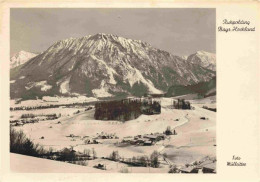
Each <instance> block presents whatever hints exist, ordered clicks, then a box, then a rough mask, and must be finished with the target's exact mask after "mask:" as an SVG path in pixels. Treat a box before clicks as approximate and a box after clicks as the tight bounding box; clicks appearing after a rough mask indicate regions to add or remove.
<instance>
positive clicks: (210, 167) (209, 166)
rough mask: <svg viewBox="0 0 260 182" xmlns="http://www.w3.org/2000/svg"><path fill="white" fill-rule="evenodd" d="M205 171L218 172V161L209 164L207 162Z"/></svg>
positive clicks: (203, 170) (204, 167)
mask: <svg viewBox="0 0 260 182" xmlns="http://www.w3.org/2000/svg"><path fill="white" fill-rule="evenodd" d="M202 172H203V173H216V163H215V162H211V163H209V164H206V165H204V166H203V167H202Z"/></svg>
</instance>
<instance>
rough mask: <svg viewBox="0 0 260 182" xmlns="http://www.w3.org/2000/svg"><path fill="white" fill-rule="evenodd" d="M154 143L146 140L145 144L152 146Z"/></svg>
mask: <svg viewBox="0 0 260 182" xmlns="http://www.w3.org/2000/svg"><path fill="white" fill-rule="evenodd" d="M152 144H153V142H152V141H149V140H147V141H145V142H144V146H151V145H152Z"/></svg>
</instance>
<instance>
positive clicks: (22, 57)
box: [10, 50, 37, 68]
mask: <svg viewBox="0 0 260 182" xmlns="http://www.w3.org/2000/svg"><path fill="white" fill-rule="evenodd" d="M35 56H37V54H34V53H31V52H27V51H24V50H21V51H19V52H18V53H16V54H15V55H14V56H12V57H11V60H10V61H11V63H10V67H11V68H14V67H16V66H20V65H22V64H24V63H26V62H27V61H29V60H30V59H32V58H33V57H35Z"/></svg>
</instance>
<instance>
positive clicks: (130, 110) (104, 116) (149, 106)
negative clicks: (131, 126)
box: [94, 99, 161, 121]
mask: <svg viewBox="0 0 260 182" xmlns="http://www.w3.org/2000/svg"><path fill="white" fill-rule="evenodd" d="M95 108H96V109H95V115H94V117H95V119H98V120H119V121H128V120H131V119H136V118H137V117H139V116H140V115H141V114H155V113H156V114H158V113H161V105H160V103H159V102H157V101H147V100H141V99H124V100H120V101H106V102H99V103H96V104H95Z"/></svg>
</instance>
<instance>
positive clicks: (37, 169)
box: [10, 153, 100, 173]
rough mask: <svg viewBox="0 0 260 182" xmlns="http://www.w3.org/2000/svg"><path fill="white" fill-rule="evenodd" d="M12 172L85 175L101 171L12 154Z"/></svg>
mask: <svg viewBox="0 0 260 182" xmlns="http://www.w3.org/2000/svg"><path fill="white" fill-rule="evenodd" d="M10 162H11V165H10V166H11V171H12V172H18V173H85V172H94V173H95V172H100V170H99V169H95V168H93V167H88V166H80V165H76V164H70V163H66V162H59V161H53V160H48V159H42V158H36V157H31V156H26V155H20V154H14V153H11V154H10Z"/></svg>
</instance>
